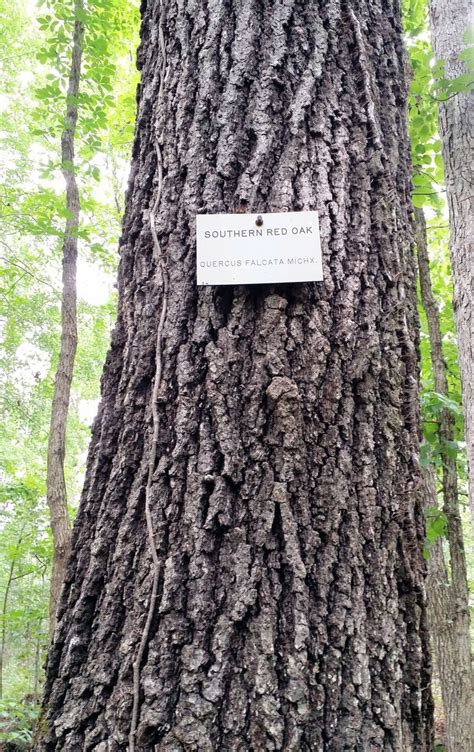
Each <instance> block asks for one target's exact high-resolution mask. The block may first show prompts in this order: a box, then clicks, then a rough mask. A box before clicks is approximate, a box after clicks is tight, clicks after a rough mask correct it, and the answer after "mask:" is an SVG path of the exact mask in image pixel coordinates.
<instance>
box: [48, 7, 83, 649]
mask: <svg viewBox="0 0 474 752" xmlns="http://www.w3.org/2000/svg"><path fill="white" fill-rule="evenodd" d="M83 13H84V3H83V0H75V3H74V14H75V22H74V35H73V47H72V58H71V68H70V73H69V85H68V91H67V103H66V118H65V123H64V130H63V133H62V137H61V160H62V172H63V175H64V180H65V183H66V208H67V210H68V217H67V220H66V228H65V232H64V242H63V292H62V301H61V349H60V353H59V361H58V366H57V370H56V378H55V382H54V393H53V403H52V408H51V424H50V431H49V441H48V469H47V498H48V505H49V509H50V515H51V528H52V532H53V570H52V575H51V593H50V606H49V629H50V636H52V635H53V632H54V627H55V623H56V611H57V606H58V600H59V595H60V592H61V587H62V583H63V580H64V574H65V571H66V565H67V560H68V557H69V551H70V541H71V527H70V521H69V514H68V509H67V493H66V482H65V478H64V458H65V453H66V428H67V416H68V411H69V400H70V395H71V382H72V376H73V371H74V360H75V357H76V348H77V291H76V269H77V230H78V227H79V212H80V204H79V190H78V186H77V181H76V176H75V164H74V138H75V133H76V125H77V117H78V104H77V96H78V93H79V82H80V77H81V61H82V48H83V38H84V26H83V18H82V14H83Z"/></svg>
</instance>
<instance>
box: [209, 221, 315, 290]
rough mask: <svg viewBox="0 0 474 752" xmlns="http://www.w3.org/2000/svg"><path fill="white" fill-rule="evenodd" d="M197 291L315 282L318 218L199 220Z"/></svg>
mask: <svg viewBox="0 0 474 752" xmlns="http://www.w3.org/2000/svg"><path fill="white" fill-rule="evenodd" d="M196 234H197V283H198V285H253V284H262V283H266V282H319V281H321V280H322V279H323V271H322V263H321V246H320V241H319V223H318V213H317V212H315V211H302V212H282V213H274V214H198V215H197V217H196Z"/></svg>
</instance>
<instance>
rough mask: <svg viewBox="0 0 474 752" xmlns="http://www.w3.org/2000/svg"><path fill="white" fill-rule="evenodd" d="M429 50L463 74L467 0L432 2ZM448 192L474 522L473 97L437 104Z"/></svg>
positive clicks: (451, 74)
mask: <svg viewBox="0 0 474 752" xmlns="http://www.w3.org/2000/svg"><path fill="white" fill-rule="evenodd" d="M430 19H431V32H432V39H433V48H434V51H435V55H436V57H437V59H438V60H442V61H444V63H445V71H446V73H445V75H446V78H448V79H454V78H458V77H459V76H461V75H463V74H466V73H467V70H468V69H467V66H466V63H465V62H464V61H463V60H462V59H460V57H459V56H460V55H461V54H462V52H463V51H465V50H467V49H468V44H467V42H466V41H465V40H464V39H463V37H464V34H465V33H466V32H467V31H468V29H469V28H470V26H472V3H471V2H470V0H430ZM439 130H440V135H441V144H442V150H443V160H444V167H445V178H446V194H447V198H448V207H449V226H450V230H451V238H450V250H451V265H452V269H453V277H454V310H455V318H456V329H457V339H458V352H459V367H460V370H461V381H462V391H463V405H464V416H465V433H466V445H467V460H468V475H469V503H470V509H471V515H472V520H473V523H474V241H473V238H474V162H473V160H472V142H473V135H472V134H473V133H474V94H473V91H472V89H471V91H469V90H468V89H466V91H463V92H459V93H458V94H456V95H454V96H453V95H451V96H450V97H449V99H447V101H446V102H441V103H440V105H439Z"/></svg>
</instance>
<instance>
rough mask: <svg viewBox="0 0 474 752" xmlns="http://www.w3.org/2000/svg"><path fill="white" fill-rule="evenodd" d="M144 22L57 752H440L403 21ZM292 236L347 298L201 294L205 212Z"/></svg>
mask: <svg viewBox="0 0 474 752" xmlns="http://www.w3.org/2000/svg"><path fill="white" fill-rule="evenodd" d="M142 13H143V24H142V42H141V47H140V50H139V66H140V68H141V70H142V84H141V87H140V92H139V100H138V122H137V132H136V140H135V146H134V152H133V166H132V176H131V183H130V187H129V193H128V197H127V209H126V215H125V220H124V229H123V236H122V241H121V264H120V272H119V296H120V297H119V312H118V321H117V325H116V328H115V331H114V334H113V341H112V347H111V351H110V353H109V355H108V358H107V363H106V367H105V372H104V376H103V381H102V400H101V407H100V410H99V415H98V417H97V420H96V422H95V426H94V430H93V438H92V445H91V449H90V454H89V463H88V471H87V478H86V484H85V488H84V492H83V497H82V501H81V506H80V511H79V514H78V518H77V523H76V525H75V528H74V533H73V545H72V555H71V559H70V565H69V567H68V573H67V576H66V581H65V588H64V593H63V597H62V600H61V606H60V610H59V623H58V628H57V631H56V638H55V642H54V645H53V647H52V649H51V651H50V655H49V661H48V678H47V685H46V694H45V708H44V725H45V727H46V730H45V733H44V736H43V739H42V741H40V742H38V743H37V745H36V747H35V749H38V750H62V751H64V750H95V751H96V752H100V750H102V751H104V750H110V751H112V750H125V749H130V750H132V749H135V748H136V749H139V750H160V751H164V750H169V751H171V750H184V749H186V750H199V751H200V752H205V751H206V750H209V751H211V750H216V751H217V750H229V751H230V750H242V751H243V750H343V749H345V750H360V752H362V751H363V752H369V751H371V750H373V751H375V750H393V751H395V750H397V751H401V750H403V752H409V751H410V750H417V751H421V750H430V749H431V748H432V733H431V713H432V707H431V697H430V689H429V684H430V659H429V648H428V634H427V628H426V619H425V596H424V583H423V578H424V570H425V564H424V561H423V557H422V542H423V537H424V529H423V515H422V509H421V501H420V500H419V489H417V487H418V484H419V478H420V473H419V465H418V461H417V453H418V442H419V414H418V386H417V385H418V366H417V351H416V329H417V316H416V295H415V276H416V275H415V264H414V258H413V254H412V251H411V243H410V237H409V233H410V218H409V213H410V180H409V164H408V156H407V155H408V144H407V133H406V113H405V109H406V70H405V68H406V65H405V56H404V51H403V47H402V36H401V35H402V32H401V21H400V9H399V7H398V2H392V0H370V2H369V1H368V0H361V2H359V3H358V4H357V6H354V8H352V7H350V6H348V4H347V3H346V2H345V0H344V2H341V1H340V0H324V1H323V0H320V1H319V2H318V1H315V2H311V3H308V2H307V0H282V2H279V3H274V2H270V1H269V0H268V1H267V0H265V1H264V2H261V0H259V1H258V2H256V1H255V0H241V1H240V2H232V3H230V2H216V1H213V2H210V3H209V2H203V1H202V0H196V1H193V2H181V1H178V0H169V1H167V2H163V3H158V2H145V3H144V4H143V6H142ZM290 209H292V210H300V209H318V210H319V212H320V220H321V236H322V246H323V255H324V270H325V280H324V282H323V283H312V284H293V285H280V286H265V285H259V286H248V287H235V288H233V287H225V288H211V287H207V288H202V289H197V287H196V282H195V279H196V277H195V241H194V234H195V214H196V212H219V211H224V212H234V211H247V212H249V213H252V212H257V211H265V210H272V211H285V210H290ZM254 219H255V215H254V216H253V218H252V217H249V223H253V222H254ZM157 385H158V386H157ZM150 528H151V531H152V539H153V544H152V545H151V544H150V535H149V531H150ZM137 667H138V668H137Z"/></svg>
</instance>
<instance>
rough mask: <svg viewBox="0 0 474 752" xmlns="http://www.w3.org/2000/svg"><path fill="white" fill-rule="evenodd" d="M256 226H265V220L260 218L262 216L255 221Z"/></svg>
mask: <svg viewBox="0 0 474 752" xmlns="http://www.w3.org/2000/svg"><path fill="white" fill-rule="evenodd" d="M255 224H256V225H257V227H261V226H262V225H263V219H262V217H261V216H260V214H259V215H258V217H257V219H256V220H255Z"/></svg>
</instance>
